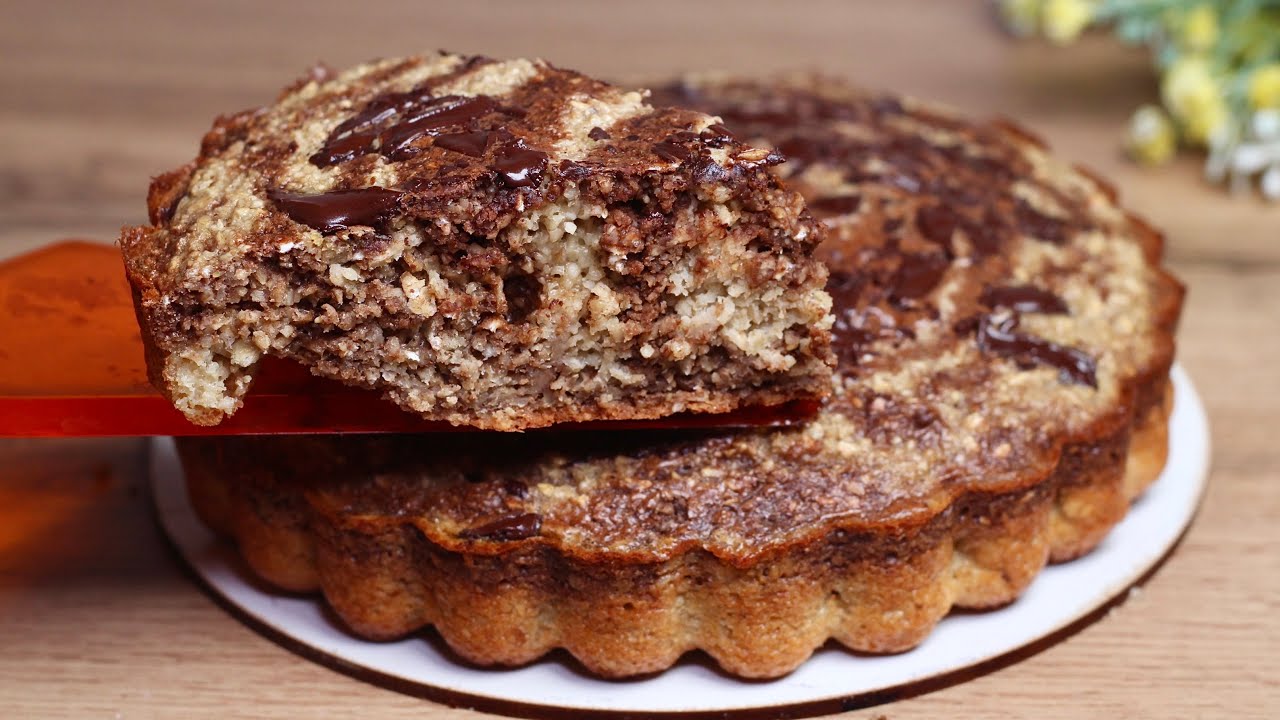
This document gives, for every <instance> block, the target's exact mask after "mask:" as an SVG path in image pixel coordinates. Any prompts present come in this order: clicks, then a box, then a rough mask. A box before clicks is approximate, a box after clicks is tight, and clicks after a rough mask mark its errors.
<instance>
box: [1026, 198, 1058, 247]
mask: <svg viewBox="0 0 1280 720" xmlns="http://www.w3.org/2000/svg"><path fill="white" fill-rule="evenodd" d="M1013 214H1014V219H1015V221H1016V222H1017V224H1018V228H1019V229H1020V230H1021V231H1022V232H1023V233H1025V234H1027V235H1030V236H1031V237H1034V238H1036V239H1037V240H1043V241H1045V242H1049V243H1053V244H1054V245H1061V244H1063V243H1064V242H1066V241H1067V233H1068V230H1069V229H1070V226H1069V225H1068V224H1067V223H1066V222H1065V221H1063V220H1059V219H1058V218H1055V217H1049V216H1048V215H1045V214H1044V213H1042V212H1040V211H1039V210H1036V209H1035V208H1034V207H1032V206H1031V204H1030V203H1028V202H1027V201H1026V200H1023V199H1022V198H1018V199H1017V200H1016V201H1015V202H1014V206H1013Z"/></svg>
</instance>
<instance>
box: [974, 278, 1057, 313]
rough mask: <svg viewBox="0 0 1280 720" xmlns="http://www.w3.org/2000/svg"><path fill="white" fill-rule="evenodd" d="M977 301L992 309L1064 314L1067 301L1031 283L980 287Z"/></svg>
mask: <svg viewBox="0 0 1280 720" xmlns="http://www.w3.org/2000/svg"><path fill="white" fill-rule="evenodd" d="M978 302H980V303H982V304H983V305H986V306H987V307H989V308H992V309H995V308H998V307H1002V308H1008V309H1010V310H1013V311H1015V312H1020V313H1044V314H1046V315H1066V314H1067V312H1068V309H1067V303H1066V302H1065V301H1063V299H1062V298H1060V297H1058V296H1057V295H1054V294H1053V293H1051V292H1049V291H1048V290H1041V289H1040V288H1038V287H1035V286H1033V285H1008V286H1005V287H992V286H990V285H988V286H987V287H985V288H983V289H982V295H980V296H979V297H978Z"/></svg>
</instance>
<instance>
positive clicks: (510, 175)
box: [493, 137, 547, 187]
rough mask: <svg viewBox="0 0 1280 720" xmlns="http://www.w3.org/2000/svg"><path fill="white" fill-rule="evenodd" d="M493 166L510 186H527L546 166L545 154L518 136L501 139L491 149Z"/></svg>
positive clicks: (535, 180)
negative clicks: (492, 149) (499, 142)
mask: <svg viewBox="0 0 1280 720" xmlns="http://www.w3.org/2000/svg"><path fill="white" fill-rule="evenodd" d="M493 168H494V169H495V170H497V171H498V177H500V178H502V180H503V182H505V183H506V184H508V185H510V186H511V187H529V186H530V185H533V184H534V183H536V182H537V181H538V178H540V177H542V172H543V171H544V170H546V168H547V154H546V153H544V152H542V151H541V150H534V149H532V148H530V147H528V146H527V145H525V144H524V140H521V139H520V138H510V137H508V139H506V140H503V141H502V142H501V144H499V145H498V147H496V148H495V149H494V151H493Z"/></svg>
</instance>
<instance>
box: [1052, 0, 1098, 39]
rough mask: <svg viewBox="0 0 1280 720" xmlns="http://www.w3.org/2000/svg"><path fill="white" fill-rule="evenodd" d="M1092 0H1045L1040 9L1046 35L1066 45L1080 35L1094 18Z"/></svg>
mask: <svg viewBox="0 0 1280 720" xmlns="http://www.w3.org/2000/svg"><path fill="white" fill-rule="evenodd" d="M1093 5H1094V4H1093V2H1091V0H1045V3H1044V7H1043V8H1041V10H1040V25H1041V27H1042V28H1043V29H1044V35H1045V37H1047V38H1049V39H1050V40H1051V41H1053V42H1055V43H1057V44H1059V45H1066V44H1067V43H1070V42H1071V41H1072V40H1075V39H1076V38H1077V37H1079V36H1080V33H1081V32H1084V29H1085V28H1086V27H1088V26H1089V21H1090V20H1092V19H1093Z"/></svg>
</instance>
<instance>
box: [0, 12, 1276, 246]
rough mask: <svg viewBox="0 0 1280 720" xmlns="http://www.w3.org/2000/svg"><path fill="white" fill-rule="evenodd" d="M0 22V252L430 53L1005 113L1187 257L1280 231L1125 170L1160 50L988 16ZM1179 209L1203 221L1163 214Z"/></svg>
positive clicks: (130, 196)
mask: <svg viewBox="0 0 1280 720" xmlns="http://www.w3.org/2000/svg"><path fill="white" fill-rule="evenodd" d="M4 16H5V17H6V22H4V23H3V24H0V48H3V51H4V52H3V55H4V58H5V61H4V63H3V65H2V66H0V96H2V97H3V98H4V99H5V101H4V103H3V110H0V113H3V115H0V117H4V121H3V122H4V124H5V131H4V133H3V136H2V137H0V143H3V146H4V152H3V153H0V252H15V251H18V250H21V249H26V248H29V247H33V246H36V245H40V244H43V243H45V242H48V241H50V240H53V239H55V238H58V237H66V236H82V237H88V238H95V239H100V240H110V239H112V238H113V237H114V236H115V235H116V232H117V229H118V228H119V226H120V225H122V224H125V223H133V222H138V221H140V220H142V219H143V217H144V215H145V212H144V210H145V208H144V206H143V198H144V195H145V189H146V185H147V181H148V178H149V177H150V176H151V175H154V174H157V173H159V172H162V171H165V170H168V169H170V168H173V167H176V166H178V165H180V164H182V163H183V162H186V161H187V160H188V159H190V158H191V157H192V156H193V155H194V153H195V151H196V147H197V143H198V141H199V138H200V136H201V134H202V133H203V132H204V131H205V130H206V129H207V128H208V127H209V125H210V123H211V121H212V119H213V117H214V116H215V115H217V114H219V113H225V112H231V111H234V110H237V109H241V108H244V107H249V106H252V105H256V104H261V103H264V102H268V101H270V100H271V99H272V98H273V97H274V96H275V93H276V92H277V91H278V90H279V89H280V88H281V87H282V86H284V85H285V84H286V83H287V82H288V81H289V80H290V79H291V78H293V77H295V76H297V75H298V74H300V73H301V72H302V71H303V70H304V69H305V68H307V67H309V66H310V65H311V64H312V63H315V62H316V61H321V60H322V61H325V62H327V63H329V64H331V65H333V66H336V67H342V66H345V65H349V64H352V63H356V62H360V61H363V60H368V59H371V58H376V57H388V56H396V55H403V54H410V53H415V52H427V51H431V50H434V49H438V48H447V49H450V50H454V51H458V52H465V53H484V54H490V55H494V56H498V57H513V56H536V57H542V58H545V59H547V60H549V61H551V62H553V63H556V64H559V65H563V66H566V67H570V68H574V69H577V70H581V71H583V72H586V73H588V74H593V75H596V76H600V77H605V78H612V79H619V80H628V81H634V80H640V81H643V80H645V79H647V78H666V77H669V76H671V75H673V74H676V73H680V72H682V71H689V70H707V69H716V70H725V71H731V72H736V73H746V74H769V73H775V72H779V71H784V70H796V69H801V70H814V71H818V72H823V73H829V74H832V75H837V76H840V77H844V78H848V79H852V80H853V81H855V82H857V83H860V84H863V85H866V86H869V87H875V88H883V89H888V90H894V91H898V92H905V93H909V94H913V95H918V96H920V97H924V98H928V99H932V100H938V101H942V102H946V103H949V104H952V105H955V106H958V107H960V108H962V109H963V110H965V111H967V112H970V113H975V114H978V115H989V114H1005V115H1008V116H1010V117H1013V118H1016V119H1017V120H1019V121H1021V122H1023V123H1024V124H1027V125H1029V126H1030V127H1032V128H1033V129H1035V130H1036V131H1037V132H1039V133H1041V134H1042V135H1044V136H1046V137H1047V138H1048V139H1049V140H1050V141H1051V142H1052V143H1053V145H1054V146H1055V147H1056V148H1057V149H1058V150H1059V151H1060V152H1061V153H1062V154H1063V155H1065V156H1067V157H1068V158H1071V159H1073V160H1075V161H1079V162H1084V163H1086V164H1088V165H1090V166H1093V167H1095V168H1097V169H1098V170H1100V171H1102V172H1103V174H1105V175H1107V176H1109V177H1111V178H1112V179H1114V180H1115V181H1116V183H1117V184H1118V185H1119V186H1120V187H1121V188H1123V190H1124V194H1125V196H1126V197H1127V199H1128V201H1129V203H1130V204H1131V205H1133V206H1134V207H1135V208H1136V209H1138V210H1139V211H1142V212H1145V213H1148V214H1150V215H1151V216H1153V217H1154V218H1155V219H1156V220H1157V221H1159V220H1161V219H1162V218H1164V217H1172V218H1175V219H1176V220H1177V222H1176V227H1173V228H1172V229H1173V230H1174V233H1175V236H1176V240H1177V242H1176V243H1175V246H1174V258H1175V259H1182V258H1191V257H1198V256H1201V255H1202V254H1203V253H1205V252H1208V248H1206V247H1205V246H1204V244H1205V243H1214V244H1218V241H1217V238H1219V237H1220V235H1221V233H1223V232H1231V229H1232V228H1233V227H1237V228H1241V227H1246V226H1247V225H1248V224H1249V223H1251V222H1256V221H1257V220H1258V219H1259V218H1261V217H1265V218H1270V219H1271V220H1272V221H1276V220H1280V208H1267V207H1265V206H1264V205H1263V203H1261V202H1257V201H1256V199H1245V200H1241V199H1235V198H1232V197H1231V196H1229V195H1228V194H1226V193H1223V192H1220V191H1218V190H1217V189H1213V188H1206V187H1205V186H1204V183H1203V182H1202V180H1201V172H1200V163H1201V162H1202V159H1200V158H1196V157H1194V156H1191V157H1186V156H1184V157H1182V158H1180V159H1179V160H1178V161H1177V162H1176V163H1175V166H1174V167H1173V168H1165V169H1162V170H1160V171H1158V172H1149V171H1144V170H1143V169H1142V168H1139V167H1136V166H1133V165H1130V164H1128V163H1126V162H1124V160H1123V156H1122V151H1121V146H1122V142H1123V137H1124V132H1125V128H1126V126H1127V124H1128V122H1129V116H1130V114H1131V113H1132V112H1133V109H1134V108H1135V107H1137V106H1138V105H1139V104H1141V103H1143V102H1146V101H1148V100H1150V99H1152V98H1155V97H1157V95H1158V77H1157V75H1156V71H1155V70H1154V68H1153V65H1152V61H1151V58H1150V54H1149V53H1148V52H1147V51H1146V50H1144V49H1142V48H1134V47H1126V46H1123V45H1121V44H1120V43H1118V42H1117V41H1116V40H1115V39H1114V38H1112V37H1111V36H1110V34H1108V33H1100V32H1099V33H1092V34H1086V35H1085V36H1084V37H1082V38H1081V39H1080V40H1079V41H1078V42H1077V43H1076V44H1075V45H1074V46H1072V47H1069V48H1063V47H1057V46H1054V45H1052V44H1049V43H1046V42H1043V41H1041V40H1034V39H1032V40H1017V39H1014V38H1012V37H1010V36H1009V35H1008V34H1007V33H1006V32H1005V31H1004V30H1003V29H1002V27H1001V24H1000V22H999V21H998V20H997V17H996V16H997V11H996V8H995V3H992V2H989V1H988V0H911V1H907V2H879V1H876V0H862V1H848V0H809V1H805V2H789V3H776V2H761V1H748V2H741V1H731V0H706V1H702V2H682V1H676V2H673V1H671V0H646V1H645V2H628V3H605V2H594V1H592V0H556V1H544V2H499V1H497V0H464V1H462V2H456V1H448V2H438V1H437V2H422V1H414V0H398V1H387V2H351V1H350V0H348V1H347V2H329V1H327V0H315V1H312V2H292V1H290V2H252V1H249V0H228V1H227V2H217V3H213V2H208V3H172V2H163V1H161V0H122V1H120V2H110V3H103V2H66V1H62V2H46V3H12V4H10V7H9V9H8V10H6V11H5V13H4ZM1175 197H1177V198H1194V199H1195V201H1196V203H1197V206H1196V212H1194V213H1176V214H1174V215H1172V216H1169V215H1167V213H1166V211H1167V209H1168V206H1169V204H1170V203H1171V201H1172V199H1173V198H1175ZM1166 224H1169V223H1166ZM1235 235H1237V236H1239V237H1237V238H1236V240H1235V242H1234V244H1233V247H1232V250H1231V252H1232V255H1233V257H1235V258H1238V259H1240V260H1251V259H1260V258H1264V257H1266V258H1271V257H1276V256H1277V255H1280V243H1262V242H1255V240H1254V239H1253V238H1252V237H1251V236H1250V233H1248V232H1244V233H1241V232H1237V233H1235Z"/></svg>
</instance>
